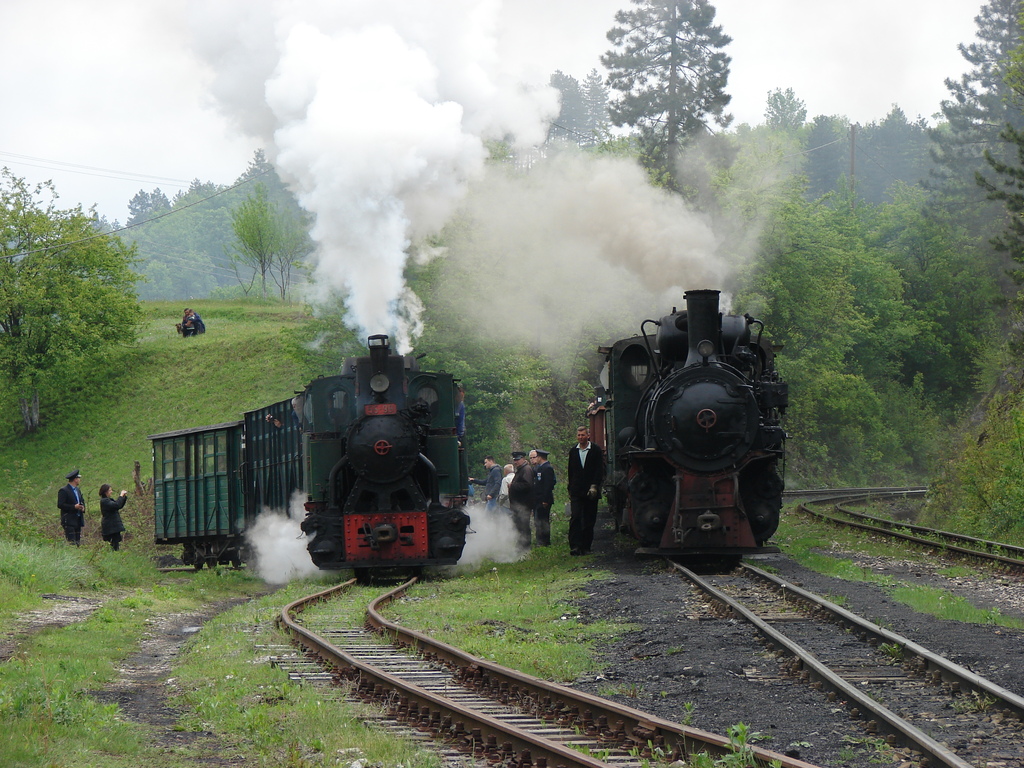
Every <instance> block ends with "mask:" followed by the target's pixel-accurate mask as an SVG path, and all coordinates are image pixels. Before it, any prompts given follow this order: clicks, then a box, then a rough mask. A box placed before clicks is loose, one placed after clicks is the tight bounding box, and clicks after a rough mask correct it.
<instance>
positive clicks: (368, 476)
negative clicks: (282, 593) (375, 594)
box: [150, 336, 469, 571]
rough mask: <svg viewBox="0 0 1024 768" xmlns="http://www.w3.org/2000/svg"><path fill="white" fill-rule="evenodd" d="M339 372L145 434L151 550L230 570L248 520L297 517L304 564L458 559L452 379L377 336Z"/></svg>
mask: <svg viewBox="0 0 1024 768" xmlns="http://www.w3.org/2000/svg"><path fill="white" fill-rule="evenodd" d="M368 347H369V352H370V354H369V355H367V356H362V357H354V358H350V359H348V360H346V361H345V364H344V366H343V367H342V371H341V374H340V375H337V376H324V377H321V378H318V379H316V380H314V381H312V382H310V383H309V384H308V385H307V386H306V387H305V388H304V389H303V390H302V391H301V392H300V393H298V394H297V395H296V396H295V397H293V398H291V399H289V400H282V401H280V402H278V403H274V404H272V405H269V406H266V407H264V408H260V409H257V410H254V411H249V412H247V413H246V414H245V416H244V419H243V420H242V421H239V422H231V423H227V424H217V425H214V426H210V427H200V428H196V429H187V430H179V431H177V432H167V433H163V434H159V435H151V436H150V440H151V441H152V443H153V470H154V485H155V489H154V499H155V519H156V542H157V543H158V544H182V545H183V560H184V561H185V562H186V563H187V564H191V565H195V566H196V567H197V568H199V567H202V566H203V565H204V564H206V565H214V564H216V563H234V564H238V563H241V562H243V561H245V560H246V559H247V558H248V556H249V552H248V547H247V542H246V538H245V534H246V531H247V530H249V529H251V528H252V526H253V524H254V523H255V522H256V520H257V519H258V517H259V516H260V515H261V514H265V513H266V512H267V511H268V510H273V511H277V512H282V513H289V512H291V513H292V515H293V516H294V514H295V513H294V510H295V509H296V508H298V507H301V509H302V510H303V511H304V514H305V517H304V519H303V520H302V523H301V528H302V531H303V532H304V533H306V534H307V535H308V536H309V542H308V545H307V549H308V550H309V553H310V558H311V559H312V561H313V563H314V564H316V565H317V566H318V567H320V568H323V569H328V570H336V569H341V568H356V569H360V570H362V571H365V570H366V569H371V568H379V567H396V566H397V567H402V568H414V569H418V568H420V567H422V566H426V565H451V564H454V563H456V562H458V560H459V557H460V556H461V555H462V549H463V546H464V544H465V540H466V528H467V525H468V523H469V517H468V516H467V515H466V514H465V512H464V511H463V507H464V505H465V503H466V499H467V482H468V478H467V474H468V473H467V468H466V462H465V458H464V454H463V451H462V450H461V446H460V444H459V437H458V435H457V434H456V425H455V393H456V384H457V382H456V381H455V380H454V379H453V377H452V375H451V374H449V373H444V372H427V371H421V370H419V366H418V364H417V362H416V359H415V358H414V357H412V356H409V355H398V354H393V353H392V351H391V349H390V345H389V341H388V337H387V336H371V337H370V338H369V339H368Z"/></svg>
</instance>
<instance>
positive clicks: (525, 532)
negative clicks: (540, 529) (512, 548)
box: [508, 451, 537, 549]
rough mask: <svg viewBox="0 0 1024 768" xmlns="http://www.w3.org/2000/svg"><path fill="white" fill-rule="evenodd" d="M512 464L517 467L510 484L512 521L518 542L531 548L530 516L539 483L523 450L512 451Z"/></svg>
mask: <svg viewBox="0 0 1024 768" xmlns="http://www.w3.org/2000/svg"><path fill="white" fill-rule="evenodd" d="M512 466H513V467H515V475H513V477H512V481H511V482H510V483H509V486H508V502H509V506H510V507H511V508H512V523H513V524H514V525H515V528H516V538H517V541H516V544H517V545H518V546H519V547H520V548H521V549H529V548H530V517H531V516H532V515H533V506H534V503H535V502H534V488H533V487H534V485H536V483H537V476H536V474H535V473H534V471H533V467H531V466H530V462H528V461H527V460H526V453H525V452H523V451H513V452H512Z"/></svg>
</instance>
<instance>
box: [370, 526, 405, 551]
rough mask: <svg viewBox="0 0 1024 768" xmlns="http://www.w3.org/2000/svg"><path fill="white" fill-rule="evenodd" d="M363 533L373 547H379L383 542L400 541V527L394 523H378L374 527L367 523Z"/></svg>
mask: <svg viewBox="0 0 1024 768" xmlns="http://www.w3.org/2000/svg"><path fill="white" fill-rule="evenodd" d="M362 533H363V535H364V536H365V537H366V540H367V541H368V542H369V543H370V546H371V547H372V548H373V549H377V548H378V547H379V546H380V545H381V544H391V543H392V542H395V541H398V527H397V526H395V525H393V524H392V523H378V524H377V525H375V526H373V527H372V528H371V527H370V526H369V525H366V526H364V527H363V531H362Z"/></svg>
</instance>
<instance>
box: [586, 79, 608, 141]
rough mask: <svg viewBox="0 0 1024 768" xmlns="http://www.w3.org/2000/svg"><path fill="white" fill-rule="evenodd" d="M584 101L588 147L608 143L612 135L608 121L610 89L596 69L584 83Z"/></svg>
mask: <svg viewBox="0 0 1024 768" xmlns="http://www.w3.org/2000/svg"><path fill="white" fill-rule="evenodd" d="M583 101H584V106H585V108H586V115H587V122H586V132H587V134H588V135H589V136H590V139H589V141H588V142H587V145H588V146H591V145H593V144H598V143H600V142H602V141H607V140H608V137H609V136H610V135H611V134H610V131H609V126H610V123H609V120H608V89H607V88H606V87H605V84H604V79H603V78H602V77H601V75H599V74H598V72H597V70H596V69H592V70H590V74H589V75H587V79H586V80H584V81H583Z"/></svg>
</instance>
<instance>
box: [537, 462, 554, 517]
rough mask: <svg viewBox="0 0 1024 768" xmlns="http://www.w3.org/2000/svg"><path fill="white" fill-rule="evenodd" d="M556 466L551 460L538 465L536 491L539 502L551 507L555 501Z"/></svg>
mask: <svg viewBox="0 0 1024 768" xmlns="http://www.w3.org/2000/svg"><path fill="white" fill-rule="evenodd" d="M556 482H558V481H557V480H556V479H555V468H554V467H552V466H551V462H550V461H545V462H544V463H543V464H541V465H540V466H539V467H537V485H536V487H535V488H534V492H535V493H536V495H537V503H538V504H547V505H548V506H549V507H550V506H551V505H552V504H554V503H555V483H556Z"/></svg>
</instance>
